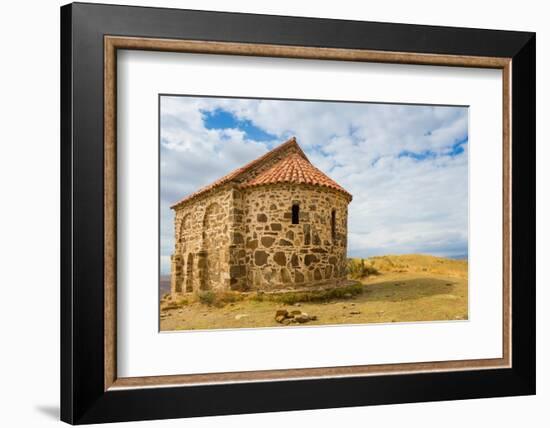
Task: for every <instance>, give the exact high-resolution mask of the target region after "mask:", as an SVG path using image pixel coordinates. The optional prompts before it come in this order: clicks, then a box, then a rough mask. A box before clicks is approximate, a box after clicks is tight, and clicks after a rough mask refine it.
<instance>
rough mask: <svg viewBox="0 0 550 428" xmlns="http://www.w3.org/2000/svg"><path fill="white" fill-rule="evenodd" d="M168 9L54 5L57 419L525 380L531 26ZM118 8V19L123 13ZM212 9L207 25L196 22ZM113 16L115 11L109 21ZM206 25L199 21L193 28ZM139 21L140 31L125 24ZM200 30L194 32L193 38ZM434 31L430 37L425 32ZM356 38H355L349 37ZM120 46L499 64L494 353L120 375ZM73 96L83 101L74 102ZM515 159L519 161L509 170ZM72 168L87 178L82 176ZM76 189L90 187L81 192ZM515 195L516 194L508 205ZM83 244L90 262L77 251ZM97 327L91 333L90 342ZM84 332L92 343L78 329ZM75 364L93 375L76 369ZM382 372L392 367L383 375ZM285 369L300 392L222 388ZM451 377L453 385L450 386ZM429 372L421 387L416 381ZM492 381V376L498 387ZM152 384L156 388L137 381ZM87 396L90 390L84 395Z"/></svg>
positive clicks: (226, 409)
mask: <svg viewBox="0 0 550 428" xmlns="http://www.w3.org/2000/svg"><path fill="white" fill-rule="evenodd" d="M167 12H168V10H167V9H144V8H134V7H122V6H103V5H101V6H100V5H85V4H73V5H69V6H65V7H64V8H62V54H63V58H62V73H63V74H62V129H63V131H64V132H63V139H62V168H63V171H62V173H63V174H62V191H63V195H64V196H65V198H66V199H65V200H64V204H63V205H62V214H63V219H62V225H63V228H62V229H63V235H62V244H63V245H62V271H63V273H64V275H63V283H62V287H63V288H62V359H63V360H62V368H63V370H62V374H63V376H62V419H63V420H65V421H68V422H71V423H88V422H100V421H118V420H131V419H147V418H163V417H181V416H193V415H203V414H224V413H240V412H258V411H270V410H283V409H294V408H317V407H336V406H345V405H360V404H374V403H389V402H405V401H419V400H437V399H450V398H469V397H475V396H496V395H517V394H529V393H534V293H535V291H534V285H535V283H534V257H530V260H526V259H529V257H527V258H520V257H519V255H520V254H521V253H523V254H525V253H528V254H529V253H530V254H534V239H533V240H530V238H533V237H534V221H533V220H534V210H531V211H529V208H532V207H533V206H534V114H533V111H534V78H533V76H534V40H535V39H534V35H533V34H528V33H510V32H501V31H488V30H466V29H456V28H440V27H420V26H411V25H399V24H375V23H358V22H353V23H350V22H342V21H332V20H317V19H306V18H285V17H266V16H254V15H242V14H223V13H209V12H195V11H179V10H178V11H170V14H168V13H167ZM106 14H109V15H113V14H114V15H115V16H120V17H121V21H120V27H119V28H108V26H106V24H104V23H103V21H102V20H101V18H102V16H104V15H106ZM123 15H124V16H125V17H126V16H127V17H128V19H127V20H125V21H124V20H122V16H123ZM145 16H147V17H151V18H152V19H153V18H154V19H153V21H154V25H153V28H150V29H145V28H140V26H139V25H138V22H142V21H140V18H143V17H145ZM84 17H86V19H87V20H88V21H87V22H88V26H87V27H86V28H83V26H82V25H80V24H81V22H82V20H83V19H84ZM197 19H198V22H199V23H200V24H204V25H203V26H201V25H199V24H195V25H198V26H197V27H193V28H195V29H194V30H193V29H191V30H188V29H187V27H186V26H185V25H183V24H185V23H187V24H189V23H190V22H195V23H197ZM236 19H238V20H241V24H242V25H243V26H241V27H240V28H242V29H241V30H240V31H241V34H238V35H237V34H235V35H232V36H224V35H223V34H221V33H218V30H219V31H222V30H223V28H225V25H227V24H228V22H229V21H232V22H234V20H236ZM115 21H116V20H111V22H115ZM260 21H261V22H260ZM214 22H216V23H217V24H218V25H205V24H207V23H214ZM90 23H91V24H92V25H90ZM169 23H173V24H181V25H180V26H179V27H178V29H176V30H174V31H175V33H174V32H171V31H169V30H168V31H164V30H163V29H164V28H166V26H167V25H166V24H169ZM118 25H119V24H114V26H115V27H117V26H118ZM255 25H262V28H263V31H262V32H260V33H254V32H252V31H250V32H249V31H247V30H246V29H247V28H249V29H251V30H252V27H254V26H255ZM265 25H267V27H266V26H265ZM281 25H284V26H285V28H291V29H292V30H293V31H291V33H293V39H292V40H285V42H286V43H282V42H283V41H282V40H279V39H277V37H279V34H278V32H277V31H276V29H277V28H278V27H279V26H281ZM180 27H181V29H180ZM203 27H204V28H208V27H209V28H210V29H208V30H203ZM90 28H91V29H92V30H90ZM170 28H172V27H170ZM232 28H233V27H232ZM300 28H305V29H303V30H301V29H300ZM344 28H345V29H347V30H348V32H349V33H353V34H355V35H354V36H349V38H347V39H346V38H344V39H342V36H339V34H341V33H342V32H341V31H340V32H339V30H342V29H344ZM220 29H221V30H220ZM329 29H332V31H328V30H329ZM352 30H353V31H352ZM193 31H195V33H193ZM327 31H328V35H327ZM203 32H206V33H207V34H203ZM140 33H142V34H143V36H136V34H140ZM367 33H368V34H371V35H374V36H376V37H375V38H376V39H377V40H378V39H381V40H384V41H378V42H375V43H374V46H362V43H368V42H364V40H369V41H370V40H371V39H369V38H368V37H363V35H365V34H367ZM121 34H122V35H121ZM253 34H262V36H253ZM388 34H391V36H392V37H391V40H390V42H389V43H390V46H387V43H388V42H387V41H386V40H385V39H384V37H383V35H388ZM415 34H416V35H420V34H422V35H426V36H427V38H428V39H430V40H434V41H433V42H432V43H430V42H426V43H425V44H424V45H422V46H415V45H414V44H415V43H416V42H415V40H416V39H414V38H411V36H412V35H415ZM151 35H154V36H153V37H151ZM197 35H200V36H201V37H198V38H197ZM322 35H323V36H322ZM360 35H361V37H360ZM175 36H177V37H175ZM436 36H438V37H439V38H437V37H436ZM481 36H483V38H484V40H486V41H487V43H485V44H484V46H487V45H491V46H492V48H482V47H477V41H476V38H478V37H481ZM316 37H324V38H325V39H324V40H323V45H322V46H319V44H318V43H317V40H316ZM214 40H215V41H214ZM220 40H223V41H220ZM243 40H244V41H243ZM435 40H438V41H439V43H440V44H441V45H440V46H436V45H435V43H436V42H435ZM85 43H91V44H93V46H94V50H93V54H92V53H87V54H84V55H82V53H81V54H80V55H81V57H80V59H79V60H77V58H76V57H75V56H74V53H75V52H76V51H77V49H79V47H80V46H83V44H85ZM356 44H358V45H360V46H358V47H354V46H353V45H356ZM388 48H391V49H390V50H388ZM117 49H139V50H154V51H173V52H193V53H207V54H230V55H251V56H269V57H286V58H307V59H325V60H327V59H330V60H345V61H368V62H388V63H406V64H429V65H446V66H462V67H464V66H466V67H481V68H497V69H501V70H502V73H503V100H504V105H503V171H504V176H503V182H504V188H503V203H504V209H503V213H504V214H503V215H504V218H503V224H504V230H503V268H504V272H503V274H504V275H503V277H504V282H503V329H502V332H503V358H500V359H484V360H469V361H454V362H453V361H445V362H426V363H410V364H387V365H370V366H350V367H327V368H310V369H292V370H270V371H257V372H241V373H222V374H200V375H181V376H179V375H174V376H162V377H147V378H117V376H116V51H117ZM80 52H82V51H80ZM85 65H87V66H88V67H92V69H91V70H92V71H86V72H85V71H84V70H83V69H82V68H81V67H83V66H85ZM91 74H93V76H91ZM101 81H102V82H103V87H102V91H101V92H102V93H103V97H104V98H103V99H100V97H97V96H96V97H93V99H91V98H92V97H91V95H90V92H89V89H88V88H85V87H84V86H83V85H85V84H90V83H91V82H93V84H94V85H95V87H96V88H98V85H100V83H101ZM520 88H521V90H519V89H520ZM84 101H87V102H89V103H91V104H90V105H89V106H87V107H84V106H83V104H82V103H83V102H84ZM86 110H92V111H90V112H87V111H86ZM528 112H529V114H527V113H528ZM102 113H103V115H102ZM88 114H89V115H88ZM94 118H95V120H94ZM101 123H103V126H101ZM86 130H87V131H88V132H89V131H90V130H93V136H91V137H90V138H88V137H86V138H84V137H83V135H84V134H82V133H83V132H86ZM100 131H101V132H100ZM520 133H521V134H520ZM518 135H522V138H521V144H522V146H523V151H520V150H518V146H519V143H517V144H512V140H513V141H516V138H514V137H517V136H518ZM517 141H519V139H518V140H517ZM525 148H527V149H528V150H525ZM87 152H88V153H87ZM84 153H87V154H88V155H90V154H92V153H93V156H92V157H91V161H90V162H89V163H88V164H87V165H85V164H84V163H83V161H84V159H83V158H82V157H79V156H83V155H84ZM88 159H90V158H88ZM512 160H513V164H514V171H515V172H516V174H514V177H516V178H514V181H512ZM518 171H519V172H520V175H519V177H518V175H517V172H518ZM101 177H102V178H103V179H102V180H101ZM82 179H88V180H90V179H91V180H92V181H91V182H89V183H85V182H83V181H82ZM86 197H88V200H87V201H85V200H83V199H82V198H86ZM90 197H91V200H90ZM68 200H69V201H70V203H69V202H68ZM516 201H519V203H520V204H521V205H519V206H520V208H519V209H514V211H513V213H512V206H513V204H514V202H516ZM516 203H517V202H516ZM79 204H80V205H79ZM517 206H518V205H516V207H517ZM82 209H88V210H90V209H91V210H92V211H94V212H96V213H100V214H101V215H100V216H99V217H100V219H98V220H102V221H103V223H101V221H98V220H96V221H94V224H93V225H92V226H91V229H92V230H94V231H96V233H97V232H98V231H102V233H101V234H100V238H98V237H97V236H94V237H91V236H89V235H88V233H87V232H86V231H84V230H83V227H84V226H83V224H82V223H81V222H80V221H81V220H83V218H84V217H83V211H80V210H82ZM512 225H513V228H512ZM88 227H89V226H88ZM512 241H513V242H514V247H512ZM81 242H82V243H83V242H86V243H87V244H88V245H90V243H91V245H92V248H93V250H92V251H90V249H88V250H84V249H83V248H82V247H80V246H79V244H80V245H82V244H81ZM88 248H90V247H88ZM90 256H92V261H91V262H90V261H89V260H85V259H84V258H89V257H90ZM79 262H81V263H80V264H79ZM83 265H84V266H83ZM512 267H514V270H512ZM90 269H92V271H91V272H92V273H93V274H92V275H91V276H92V278H89V277H87V278H83V277H82V276H81V275H82V274H83V273H84V272H85V271H88V272H90ZM516 269H519V272H518V271H517V270H516ZM98 270H99V271H98ZM519 284H521V292H520V291H519ZM93 293H96V294H100V295H101V296H102V299H101V300H100V299H98V298H97V296H94V298H93V302H87V301H86V300H84V299H85V298H86V296H88V297H90V296H91V295H92V294H93ZM100 308H101V310H100V311H99V312H100V313H101V314H103V317H102V318H100V317H99V315H98V314H97V313H93V314H92V312H94V311H96V312H97V310H98V309H100ZM86 316H91V319H86V318H85V317H86ZM93 322H96V323H97V324H93ZM100 339H101V342H102V346H101V347H100V348H99V347H98V345H100V343H101V342H100ZM89 340H92V341H93V343H91V344H90V343H88V341H89ZM89 346H91V347H92V349H93V350H94V351H95V352H96V353H99V354H101V357H102V358H101V359H100V358H97V357H86V356H85V354H84V352H83V349H84V348H88V349H89ZM83 347H84V348H83ZM90 369H91V372H90ZM481 369H492V370H481ZM85 374H87V375H90V376H91V377H92V379H84V377H85ZM388 374H391V375H392V376H383V375H388ZM367 376H368V377H367ZM398 379H400V380H401V383H403V382H407V383H409V384H410V386H411V388H413V390H415V391H416V392H417V394H418V395H416V396H414V395H412V394H406V393H404V392H403V391H401V392H399V391H397V390H396V389H395V387H396V385H397V384H399V382H397V383H396V381H397V380H398ZM283 380H284V381H288V380H293V382H295V385H299V387H298V389H299V391H300V393H298V394H296V396H295V397H294V398H295V399H296V398H297V399H298V401H297V402H296V401H294V400H289V399H285V398H284V397H277V398H275V399H274V401H273V402H270V403H261V404H260V403H256V405H247V404H246V403H240V402H237V400H235V399H232V400H231V399H230V400H229V402H227V397H228V395H227V394H229V396H231V395H232V394H233V392H235V393H236V392H237V390H239V391H240V393H241V394H242V393H243V391H245V392H244V394H245V396H247V397H252V396H254V394H255V393H256V392H255V390H262V389H265V388H267V389H269V388H278V387H280V385H281V384H282V381H283ZM250 381H254V383H249V382H250ZM457 381H458V382H459V384H461V385H462V386H461V387H459V388H458V389H457V384H456V382H457ZM434 382H435V383H434ZM450 382H453V385H454V389H453V391H445V385H450ZM491 382H492V384H491ZM480 383H481V384H482V386H481V388H480ZM428 384H430V385H431V388H427V385H428ZM497 384H498V385H499V387H498V388H497V387H495V386H496V385H497ZM346 385H348V386H349V387H352V388H354V390H355V391H357V392H358V393H359V392H360V391H363V392H364V391H365V390H369V392H368V394H365V395H360V396H354V397H352V396H350V394H349V393H346V394H344V396H341V395H338V394H337V393H336V392H335V391H336V390H341V388H344V387H345V386H346ZM151 386H155V387H158V386H164V388H160V389H159V388H155V389H150V388H147V387H151ZM380 386H382V390H384V391H385V392H384V393H380V394H378V395H377V393H375V392H373V390H372V388H373V387H380ZM468 386H469V388H470V390H468ZM313 387H315V388H319V387H321V388H322V389H323V390H324V391H325V392H326V393H327V394H328V395H327V399H325V400H319V399H317V400H315V399H314V398H311V397H307V394H306V392H307V391H308V390H310V389H311V388H313ZM474 387H475V390H474ZM334 388H335V391H334V392H333V389H334ZM328 391H330V393H329V392H328ZM340 393H341V392H340ZM389 393H391V394H392V395H388V394H389ZM204 394H211V396H212V397H214V396H217V397H225V398H226V401H225V402H224V404H222V405H220V406H219V407H217V408H211V407H209V406H207V405H205V403H202V404H200V403H198V402H197V400H198V399H200V397H204ZM216 394H218V395H216ZM302 394H305V395H302ZM269 396H270V397H271V396H272V394H269ZM92 397H94V398H95V400H94V401H93V403H92V401H91V400H92ZM145 397H148V398H147V399H152V400H153V402H156V403H160V401H159V400H161V401H162V402H163V405H164V406H165V407H164V408H169V410H168V411H164V412H163V411H160V410H159V409H157V408H154V409H153V408H150V407H147V408H145V409H144V408H136V407H132V408H130V407H129V406H130V404H129V403H133V404H132V406H134V405H135V404H136V403H143V402H144V401H143V400H145V399H146V398H145ZM177 397H180V399H181V398H185V400H187V401H186V403H188V404H185V405H182V406H180V407H178V405H177V400H178V398H177ZM98 398H100V400H99V401H97V400H98ZM136 400H137V401H136ZM166 400H168V402H167V401H166ZM245 401H246V400H245ZM121 403H122V404H121ZM124 403H125V404H124ZM167 403H168V404H167ZM297 404H298V406H297Z"/></svg>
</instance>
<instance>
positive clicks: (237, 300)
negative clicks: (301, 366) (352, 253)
mask: <svg viewBox="0 0 550 428" xmlns="http://www.w3.org/2000/svg"><path fill="white" fill-rule="evenodd" d="M357 264H360V265H364V266H365V269H364V271H365V272H366V274H365V275H359V278H360V281H361V284H357V285H352V286H348V287H345V288H340V289H331V290H322V291H321V290H319V291H303V292H302V291H300V292H289V293H284V294H277V295H274V294H265V293H264V294H262V293H259V294H256V293H253V294H249V295H242V294H241V293H235V292H227V293H221V294H215V293H211V294H204V295H202V297H201V294H199V295H198V296H195V297H193V298H189V299H188V300H187V302H186V303H182V302H171V301H163V303H162V305H161V309H162V312H161V314H162V316H161V330H195V329H221V328H243V327H246V328H253V327H279V328H294V327H291V326H283V325H282V324H279V323H277V322H276V321H275V319H274V315H275V311H276V310H277V309H282V308H286V309H289V310H290V309H294V308H295V307H296V306H300V310H302V311H304V312H307V313H308V314H310V315H316V316H317V320H315V321H311V322H308V323H307V324H305V325H326V324H363V323H381V322H411V321H442V320H465V319H467V317H468V264H467V262H466V261H464V260H450V259H443V258H439V257H432V256H423V255H406V256H383V257H372V258H369V259H365V260H363V261H359V262H357ZM373 268H374V269H376V271H377V272H378V274H373V273H369V270H370V272H373V271H372V269H373ZM206 293H210V292H206ZM201 302H202V303H201ZM180 303H181V304H180ZM303 325H304V324H302V326H303Z"/></svg>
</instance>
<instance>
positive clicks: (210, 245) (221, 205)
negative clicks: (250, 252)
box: [171, 188, 233, 294]
mask: <svg viewBox="0 0 550 428" xmlns="http://www.w3.org/2000/svg"><path fill="white" fill-rule="evenodd" d="M232 200H233V195H232V190H231V189H227V188H220V189H219V190H217V191H216V192H213V193H211V194H208V195H205V196H204V197H201V198H197V199H196V200H194V201H193V203H192V204H188V205H186V206H184V207H181V208H179V209H177V210H176V213H175V219H174V228H175V231H174V233H175V249H174V253H173V255H172V257H171V264H172V276H171V291H172V293H173V294H174V293H176V294H177V293H182V292H191V291H197V290H201V289H203V290H206V289H223V288H225V287H227V286H228V285H229V243H230V238H231V235H230V234H231V227H230V221H229V218H230V216H229V214H230V211H231V206H232V203H233V202H232Z"/></svg>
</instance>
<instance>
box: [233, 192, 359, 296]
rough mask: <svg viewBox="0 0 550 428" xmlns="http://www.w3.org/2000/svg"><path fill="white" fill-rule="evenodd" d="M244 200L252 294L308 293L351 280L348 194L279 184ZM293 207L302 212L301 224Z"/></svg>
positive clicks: (245, 230) (300, 216)
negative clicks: (300, 289) (305, 290)
mask: <svg viewBox="0 0 550 428" xmlns="http://www.w3.org/2000/svg"><path fill="white" fill-rule="evenodd" d="M243 200H244V204H243V206H244V232H245V264H246V265H247V284H248V288H251V289H262V290H272V289H278V288H294V287H304V286H312V285H320V284H322V283H325V282H327V281H331V282H334V281H337V280H339V279H343V278H345V275H346V251H347V206H348V202H349V201H348V200H347V198H346V197H345V196H344V195H343V194H342V193H340V192H338V191H335V190H332V189H328V188H325V187H320V186H305V185H289V184H278V185H270V186H261V187H256V188H250V189H248V190H246V191H245V192H244V194H243ZM293 205H297V206H299V218H298V224H292V206H293ZM333 211H334V215H335V219H334V220H335V225H334V226H335V227H334V231H333V228H332V224H331V223H332V215H333V214H332V212H333Z"/></svg>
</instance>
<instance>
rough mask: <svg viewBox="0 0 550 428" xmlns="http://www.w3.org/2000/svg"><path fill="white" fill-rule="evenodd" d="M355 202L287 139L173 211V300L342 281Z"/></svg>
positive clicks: (294, 141) (293, 142) (174, 207)
mask: <svg viewBox="0 0 550 428" xmlns="http://www.w3.org/2000/svg"><path fill="white" fill-rule="evenodd" d="M351 199H352V196H351V194H349V193H348V192H347V191H346V190H345V189H343V188H342V187H341V186H340V185H338V184H337V183H336V182H334V181H333V180H332V179H330V178H329V177H328V176H326V175H325V174H323V173H322V172H321V171H320V170H318V169H317V168H315V167H314V166H313V165H312V164H311V162H310V161H309V160H308V158H307V156H306V155H305V153H304V152H303V151H302V149H301V148H300V146H299V145H298V143H297V142H296V139H295V138H292V139H290V140H288V141H287V142H285V143H283V144H281V145H280V146H278V147H276V148H275V149H273V150H271V151H270V152H268V153H266V154H265V155H263V156H261V157H260V158H258V159H256V160H254V161H252V162H250V163H249V164H247V165H245V166H243V167H241V168H239V169H237V170H235V171H233V172H231V173H229V174H228V175H226V176H224V177H222V178H220V179H219V180H217V181H215V182H214V183H212V184H210V185H208V186H206V187H204V188H202V189H200V190H198V191H197V192H195V193H193V194H191V195H189V196H187V197H185V198H184V199H182V200H180V201H179V202H177V203H176V204H174V205H173V206H172V207H171V208H172V209H173V210H174V212H175V231H174V232H175V248H174V253H173V255H172V256H171V264H172V266H171V269H172V276H171V291H172V294H179V293H185V292H194V291H198V290H214V291H217V290H239V291H249V290H263V291H270V290H276V289H287V288H298V287H308V286H317V285H326V284H328V283H334V284H335V285H337V284H338V283H341V282H342V281H343V280H344V279H345V276H346V249H347V216H348V204H349V203H350V202H351Z"/></svg>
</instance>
